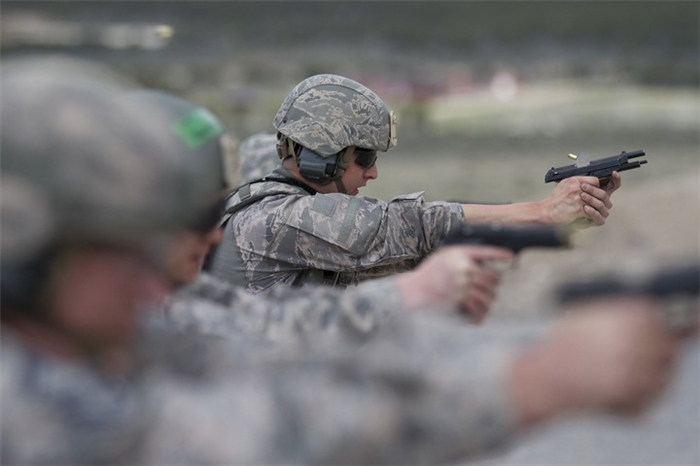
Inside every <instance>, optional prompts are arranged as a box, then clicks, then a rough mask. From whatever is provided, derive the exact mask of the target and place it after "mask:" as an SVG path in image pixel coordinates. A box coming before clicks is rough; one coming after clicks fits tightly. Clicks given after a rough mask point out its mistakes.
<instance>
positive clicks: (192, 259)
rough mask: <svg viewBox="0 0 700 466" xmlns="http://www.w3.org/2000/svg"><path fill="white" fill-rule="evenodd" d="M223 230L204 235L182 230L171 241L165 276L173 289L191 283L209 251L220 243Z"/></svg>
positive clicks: (219, 229) (213, 230)
mask: <svg viewBox="0 0 700 466" xmlns="http://www.w3.org/2000/svg"><path fill="white" fill-rule="evenodd" d="M222 238H223V230H222V229H221V228H219V227H214V228H212V229H211V230H210V231H208V232H206V233H199V232H195V231H193V230H183V231H181V232H179V233H177V234H176V235H174V238H173V240H172V243H171V245H170V247H169V248H168V250H167V252H166V257H165V274H166V276H167V277H168V280H169V281H170V282H171V284H172V285H173V287H175V288H178V287H180V286H184V285H187V284H188V283H192V282H193V281H194V279H195V278H197V274H198V273H199V271H200V270H201V268H202V264H203V263H204V259H205V258H206V256H207V253H208V252H209V250H210V249H211V248H212V247H213V246H216V245H217V244H219V243H220V242H221V240H222Z"/></svg>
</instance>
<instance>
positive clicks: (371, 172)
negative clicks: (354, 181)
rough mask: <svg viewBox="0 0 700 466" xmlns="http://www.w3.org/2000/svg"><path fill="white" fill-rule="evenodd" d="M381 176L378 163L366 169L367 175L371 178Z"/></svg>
mask: <svg viewBox="0 0 700 466" xmlns="http://www.w3.org/2000/svg"><path fill="white" fill-rule="evenodd" d="M378 176H379V169H378V168H377V163H376V162H375V164H374V165H372V166H371V167H369V168H368V169H366V170H365V177H367V178H369V179H372V180H374V179H376V178H377V177H378Z"/></svg>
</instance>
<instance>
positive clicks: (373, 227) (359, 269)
mask: <svg viewBox="0 0 700 466" xmlns="http://www.w3.org/2000/svg"><path fill="white" fill-rule="evenodd" d="M274 126H275V128H276V129H277V130H278V139H279V142H278V151H279V154H280V157H281V158H282V159H283V163H282V166H281V167H278V168H276V169H275V170H274V171H273V172H272V173H270V174H269V175H268V176H267V177H266V179H265V180H263V181H262V182H255V183H251V184H249V185H244V186H243V187H241V188H240V189H239V190H238V191H237V192H235V194H233V195H232V196H231V197H230V198H229V200H228V202H227V211H228V212H229V215H230V218H229V219H228V221H227V224H226V233H225V235H224V239H223V243H222V245H221V247H219V248H218V250H217V252H216V254H215V255H214V258H213V260H212V262H211V271H212V273H213V274H214V275H216V276H218V277H220V278H222V279H225V280H228V281H231V282H233V283H237V284H243V285H245V286H246V287H247V288H248V289H249V290H251V291H252V292H256V293H257V292H260V291H265V290H269V289H270V288H272V287H273V286H275V285H280V284H284V285H296V286H299V285H305V284H331V285H339V286H345V285H348V284H351V283H357V282H358V281H359V280H362V279H365V278H370V277H377V276H382V275H387V274H391V273H396V272H399V271H404V270H408V269H411V268H412V267H414V266H415V265H416V264H417V263H418V262H419V261H420V260H422V259H423V258H424V257H425V256H426V255H427V254H429V253H430V252H431V251H433V250H434V249H435V248H436V247H438V246H439V245H440V243H441V242H442V241H443V240H444V238H445V237H446V236H447V235H448V233H449V232H450V231H451V230H452V229H453V228H455V227H457V226H460V225H462V224H463V223H464V222H487V223H489V222H499V223H550V224H569V223H571V222H573V221H574V220H576V219H577V218H580V217H586V218H589V219H591V222H592V224H595V225H601V224H603V223H604V222H605V218H606V217H607V216H608V214H609V209H610V208H611V207H612V204H611V203H610V195H611V192H607V191H605V190H603V189H600V188H599V182H598V179H597V178H596V177H577V178H570V179H568V180H566V181H563V182H561V183H559V184H558V185H557V187H556V188H555V189H554V190H553V191H552V193H551V194H550V195H549V196H548V197H547V198H545V199H544V200H542V201H540V202H527V203H520V204H511V205H496V206H494V205H470V204H457V203H448V202H425V201H424V199H423V198H422V193H414V194H408V195H405V196H400V197H397V198H396V199H394V200H392V201H391V202H388V203H387V202H383V201H380V200H377V199H372V198H367V197H360V196H357V194H358V193H359V189H360V188H362V187H363V186H365V184H366V183H367V182H368V181H370V180H373V179H375V178H377V175H378V172H377V167H376V164H375V161H376V156H377V152H384V151H387V150H389V149H391V148H392V147H394V146H395V145H396V125H395V120H394V116H393V113H392V112H390V111H389V110H388V108H387V107H386V105H385V104H384V102H383V101H382V100H381V99H380V98H379V97H378V96H377V95H376V94H375V93H374V92H372V91H371V90H369V89H367V88H366V87H364V86H363V85H361V84H360V83H357V82H355V81H353V80H351V79H348V78H344V77H341V76H336V75H330V74H322V75H317V76H312V77H310V78H307V79H305V80H303V81H302V82H301V83H299V84H298V85H297V86H296V87H295V88H294V89H293V90H292V91H291V92H290V93H289V95H288V96H287V98H286V99H285V100H284V102H283V103H282V106H281V107H280V109H279V111H278V113H277V115H276V116H275V119H274ZM619 185H620V180H619V175H617V174H615V186H619Z"/></svg>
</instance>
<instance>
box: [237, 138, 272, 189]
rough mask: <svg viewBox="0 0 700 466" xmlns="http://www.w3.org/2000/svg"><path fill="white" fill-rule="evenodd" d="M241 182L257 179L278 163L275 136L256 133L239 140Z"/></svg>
mask: <svg viewBox="0 0 700 466" xmlns="http://www.w3.org/2000/svg"><path fill="white" fill-rule="evenodd" d="M238 156H239V157H240V165H241V170H240V171H241V179H242V180H243V183H250V182H251V181H255V180H259V179H260V178H262V177H263V176H265V175H267V174H268V173H270V172H271V171H272V170H274V169H275V167H276V166H277V165H279V163H280V159H279V156H278V155H277V137H276V136H275V135H274V134H267V133H258V134H254V135H252V136H250V137H248V138H246V139H244V140H243V142H241V145H240V147H239V150H238Z"/></svg>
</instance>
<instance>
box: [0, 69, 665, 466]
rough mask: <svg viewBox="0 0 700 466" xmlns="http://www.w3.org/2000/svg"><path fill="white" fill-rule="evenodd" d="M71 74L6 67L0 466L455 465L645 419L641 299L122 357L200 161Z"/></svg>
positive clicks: (648, 352)
mask: <svg viewBox="0 0 700 466" xmlns="http://www.w3.org/2000/svg"><path fill="white" fill-rule="evenodd" d="M79 76H83V77H81V78H76V76H75V75H73V74H68V75H63V74H62V73H58V72H57V70H56V69H55V67H51V72H50V73H49V72H47V71H46V69H45V68H39V69H35V68H29V69H25V68H20V69H19V70H17V71H12V72H10V70H8V69H7V68H6V67H5V66H4V64H3V71H2V80H1V81H0V83H1V84H0V85H1V86H2V89H1V90H2V95H3V100H2V101H1V102H0V105H1V106H2V112H1V113H2V120H3V125H2V129H1V131H2V134H1V141H0V142H1V148H2V150H3V159H2V184H1V185H0V186H1V189H2V197H1V199H2V204H1V205H0V207H1V209H2V210H1V213H2V220H3V221H2V233H3V235H2V239H3V242H2V262H1V265H2V271H3V282H2V305H3V313H2V340H1V345H2V352H1V353H0V357H1V358H2V365H0V370H2V378H1V381H0V383H1V384H2V391H1V393H2V403H1V404H0V409H1V410H2V411H1V412H0V414H1V415H0V424H1V432H0V433H1V435H0V441H1V442H2V445H1V446H2V448H1V450H0V456H1V458H0V459H1V460H2V462H3V464H105V463H109V464H174V463H178V464H205V463H209V464H210V463H217V464H282V463H283V464H290V463H304V464H314V463H315V464H349V463H353V464H377V463H397V464H406V463H423V464H425V463H437V462H454V460H455V459H458V458H462V457H464V456H465V455H470V454H474V453H476V452H479V451H483V450H485V449H487V448H490V447H493V446H494V445H496V444H498V443H500V442H503V441H504V440H506V439H507V438H508V437H509V436H510V435H512V434H513V433H514V432H517V430H518V429H521V428H524V427H527V426H532V425H536V424H537V423H539V422H543V421H545V420H548V419H552V418H553V417H555V416H556V415H558V414H561V413H575V412H580V411H582V410H583V411H589V410H596V409H603V410H611V411H614V412H621V413H636V412H638V411H639V410H641V409H643V408H644V407H646V406H647V405H648V403H649V402H650V401H652V400H653V399H654V398H655V397H656V396H658V394H659V393H660V391H661V389H662V388H663V386H664V384H665V382H666V381H667V379H668V375H669V374H668V371H669V367H670V362H671V360H672V355H673V340H672V339H671V338H670V337H669V334H668V332H666V330H665V329H664V328H663V327H662V326H661V325H659V322H658V321H657V320H656V319H655V315H654V314H653V313H652V312H651V311H653V310H656V309H655V308H656V306H655V304H654V302H653V301H649V300H645V299H639V298H636V299H629V300H613V301H601V302H597V303H594V304H592V305H591V306H592V308H593V309H594V310H593V311H589V312H583V311H580V312H577V313H575V314H574V315H572V316H571V317H570V318H567V320H565V321H564V323H563V325H562V327H561V328H559V329H558V330H555V331H554V332H553V333H552V334H551V335H550V336H549V337H545V338H544V339H542V340H541V341H540V342H537V343H534V344H533V345H532V346H531V347H529V348H528V349H524V350H517V349H514V350H511V349H508V348H505V347H504V346H503V345H502V344H498V343H494V342H493V341H492V339H491V338H485V339H484V338H478V336H479V335H478V334H477V333H472V332H470V331H469V330H470V329H468V328H464V327H461V326H454V325H452V324H451V323H447V324H446V323H445V321H444V320H432V319H430V320H420V321H416V320H414V319H411V318H407V319H402V320H400V324H399V325H396V326H387V327H385V328H384V331H382V332H380V333H379V334H378V335H377V337H376V338H373V339H372V340H370V341H369V342H368V343H367V344H365V345H362V346H360V347H358V346H354V345H350V346H348V347H347V348H341V347H337V348H335V349H334V348H333V347H330V348H323V349H320V348H319V350H318V351H313V350H307V351H304V352H297V351H294V350H293V349H291V348H288V347H281V348H279V350H275V348H274V347H272V346H271V345H263V346H261V345H259V344H257V343H260V341H259V340H255V339H250V338H241V339H233V338H232V339H227V340H226V343H225V344H223V343H222V344H221V345H220V346H219V347H218V351H217V350H216V349H217V348H214V347H213V346H212V348H210V349H209V350H208V352H207V353H203V352H200V351H190V352H189V353H180V354H179V357H178V358H177V359H171V360H169V361H168V360H164V362H163V363H161V364H155V363H154V364H152V365H148V366H138V365H132V364H129V363H130V362H132V358H131V357H130V356H131V355H132V353H131V349H132V348H133V347H132V345H131V344H130V341H131V340H132V339H133V338H135V337H136V335H137V334H138V332H137V326H136V325H135V322H136V320H137V305H138V304H140V303H144V302H147V301H149V298H156V297H159V295H160V292H161V291H162V284H161V283H160V276H159V274H158V273H157V269H156V268H154V266H156V265H157V264H158V263H157V261H155V262H154V261H153V260H152V258H153V257H158V256H157V255H155V256H153V255H152V253H153V252H157V251H158V250H159V249H160V245H161V243H160V241H158V239H159V238H160V236H159V233H160V232H161V231H162V230H163V229H170V230H172V231H175V230H179V229H182V228H186V226H188V225H192V224H193V222H194V219H195V218H196V217H194V216H192V215H190V213H191V212H193V211H194V206H195V205H196V206H197V208H198V209H201V207H202V206H201V200H202V199H203V197H204V194H203V193H204V192H211V186H200V184H199V180H198V179H197V178H198V177H197V176H194V175H195V174H199V173H203V172H204V171H206V170H204V168H206V167H207V166H208V165H207V163H206V162H205V163H204V164H203V165H201V166H194V167H193V166H192V165H191V164H188V163H187V159H188V158H187V157H183V156H182V155H183V154H181V152H180V150H181V148H179V147H173V146H171V144H170V142H169V141H170V140H171V135H172V133H171V131H172V125H170V124H168V123H171V121H170V120H169V119H167V118H164V117H163V118H161V117H160V116H159V115H156V114H150V115H149V114H148V113H147V112H144V109H143V108H138V111H136V110H135V109H134V108H133V107H131V106H130V105H128V104H127V103H125V102H124V101H123V100H122V99H120V98H115V95H114V89H113V88H111V87H110V86H108V85H104V84H100V82H94V81H92V80H91V79H89V78H86V77H84V74H80V75H79ZM37 129H40V130H41V131H37ZM195 133H196V134H200V133H199V132H195ZM178 134H180V135H181V136H182V137H187V135H189V136H193V134H191V133H189V132H188V131H185V132H184V133H178ZM161 136H162V137H161ZM106 143H109V144H106ZM168 157H170V158H171V160H170V161H168ZM190 159H191V157H190ZM47 168H49V169H47ZM185 168H186V169H187V170H186V171H187V172H188V173H190V175H191V176H190V177H189V178H187V177H183V176H182V175H183V171H184V169H185ZM8 180H9V182H8ZM66 181H70V182H69V183H66ZM200 188H205V189H200ZM178 193H179V194H178ZM176 207H177V208H176ZM78 212H79V213H80V214H79V215H76V213H78ZM37 213H46V216H43V215H40V216H37V215H36V214H37ZM10 220H11V221H10ZM6 233H8V234H6ZM8 238H9V239H10V240H11V241H10V242H6V239H8ZM6 277H10V278H11V281H10V282H8V281H6V280H5V278H6ZM202 349H205V348H202ZM351 349H354V351H349V350H351ZM205 357H206V359H203V358H205ZM134 362H137V361H134ZM167 362H172V363H173V364H172V365H171V366H168V365H167V364H166V363H167ZM177 364H180V366H177ZM572 369H575V370H572Z"/></svg>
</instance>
